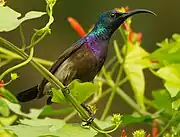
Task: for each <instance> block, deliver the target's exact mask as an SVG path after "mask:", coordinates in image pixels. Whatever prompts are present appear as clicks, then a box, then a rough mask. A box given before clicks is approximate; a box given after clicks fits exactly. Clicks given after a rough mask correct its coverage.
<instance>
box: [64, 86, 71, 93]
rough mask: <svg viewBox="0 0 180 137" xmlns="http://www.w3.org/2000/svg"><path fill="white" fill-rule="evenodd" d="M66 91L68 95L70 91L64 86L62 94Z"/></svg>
mask: <svg viewBox="0 0 180 137" xmlns="http://www.w3.org/2000/svg"><path fill="white" fill-rule="evenodd" d="M66 91H67V93H68V94H69V93H70V89H69V88H68V87H67V86H65V87H64V88H63V89H62V92H66Z"/></svg>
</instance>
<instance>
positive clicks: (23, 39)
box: [19, 25, 26, 50]
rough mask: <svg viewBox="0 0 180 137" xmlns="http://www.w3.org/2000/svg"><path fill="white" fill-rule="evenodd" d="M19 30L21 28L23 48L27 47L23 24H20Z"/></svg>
mask: <svg viewBox="0 0 180 137" xmlns="http://www.w3.org/2000/svg"><path fill="white" fill-rule="evenodd" d="M19 30H20V36H21V41H22V43H21V44H22V48H21V49H22V50H24V49H25V47H26V42H25V38H24V33H23V29H22V25H20V26H19Z"/></svg>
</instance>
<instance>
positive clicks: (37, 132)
mask: <svg viewBox="0 0 180 137" xmlns="http://www.w3.org/2000/svg"><path fill="white" fill-rule="evenodd" d="M5 129H6V130H10V131H13V132H14V133H15V134H16V135H17V136H18V137H39V136H41V135H44V134H45V133H48V131H49V127H48V126H36V127H33V126H27V125H15V126H10V127H7V128H5Z"/></svg>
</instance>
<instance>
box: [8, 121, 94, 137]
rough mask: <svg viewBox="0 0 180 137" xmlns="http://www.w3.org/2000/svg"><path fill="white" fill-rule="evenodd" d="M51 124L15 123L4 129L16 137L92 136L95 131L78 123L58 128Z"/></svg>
mask: <svg viewBox="0 0 180 137" xmlns="http://www.w3.org/2000/svg"><path fill="white" fill-rule="evenodd" d="M51 128H52V125H51V124H49V125H48V124H47V125H41V126H37V125H35V126H34V125H33V126H29V125H15V126H10V127H7V128H6V129H8V130H11V131H13V132H14V133H15V134H16V135H17V136H18V137H39V136H41V137H45V136H46V137H94V136H95V135H96V134H97V132H95V131H94V130H90V129H85V128H82V127H81V126H80V125H78V124H65V125H64V126H63V127H59V129H58V130H52V129H51Z"/></svg>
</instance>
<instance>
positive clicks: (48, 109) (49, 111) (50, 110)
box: [40, 105, 73, 116]
mask: <svg viewBox="0 0 180 137" xmlns="http://www.w3.org/2000/svg"><path fill="white" fill-rule="evenodd" d="M72 111H73V108H72V107H68V108H65V109H62V108H61V109H53V108H52V106H49V105H48V106H45V107H44V108H43V111H42V112H41V114H40V116H53V115H62V114H67V113H70V112H72Z"/></svg>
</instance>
